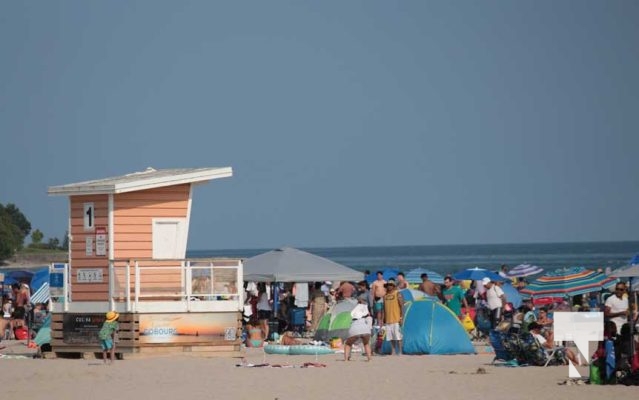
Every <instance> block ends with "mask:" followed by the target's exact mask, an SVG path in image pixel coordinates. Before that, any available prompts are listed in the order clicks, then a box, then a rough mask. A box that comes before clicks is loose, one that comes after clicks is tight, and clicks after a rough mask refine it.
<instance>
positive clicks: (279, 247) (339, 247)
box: [186, 240, 639, 252]
mask: <svg viewBox="0 0 639 400" xmlns="http://www.w3.org/2000/svg"><path fill="white" fill-rule="evenodd" d="M603 243H638V244H639V240H585V241H577V242H511V243H456V244H395V245H351V246H299V247H296V246H291V245H281V246H277V247H238V248H218V249H187V250H186V251H187V252H188V251H222V250H275V249H281V248H283V247H293V248H296V249H307V250H308V249H346V248H373V247H395V248H397V247H453V246H518V245H547V244H603ZM637 251H638V252H639V249H637Z"/></svg>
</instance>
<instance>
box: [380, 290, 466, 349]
mask: <svg viewBox="0 0 639 400" xmlns="http://www.w3.org/2000/svg"><path fill="white" fill-rule="evenodd" d="M402 330H403V334H404V343H403V350H402V351H403V353H404V354H474V353H475V348H474V347H473V344H472V343H471V341H470V338H469V337H468V333H466V330H465V329H464V327H463V325H462V324H461V322H460V321H459V319H458V318H457V316H456V315H455V314H453V312H452V311H450V309H449V308H448V307H446V306H445V305H443V304H442V303H440V302H438V301H435V300H432V299H420V300H414V301H412V302H406V303H405V306H404V323H403V325H402ZM382 353H384V354H390V342H387V341H385V342H384V344H383V345H382Z"/></svg>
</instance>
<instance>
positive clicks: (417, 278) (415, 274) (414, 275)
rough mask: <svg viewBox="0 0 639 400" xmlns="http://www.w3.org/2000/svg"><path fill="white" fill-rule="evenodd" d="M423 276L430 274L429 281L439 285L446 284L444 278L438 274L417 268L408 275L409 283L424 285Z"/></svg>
mask: <svg viewBox="0 0 639 400" xmlns="http://www.w3.org/2000/svg"><path fill="white" fill-rule="evenodd" d="M422 274H428V279H429V280H430V281H431V282H433V283H436V284H438V285H443V284H444V277H443V276H441V275H440V274H438V273H437V272H434V271H430V270H428V269H425V268H415V269H412V270H410V271H408V272H407V273H406V280H407V281H408V283H422Z"/></svg>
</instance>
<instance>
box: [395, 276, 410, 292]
mask: <svg viewBox="0 0 639 400" xmlns="http://www.w3.org/2000/svg"><path fill="white" fill-rule="evenodd" d="M397 289H398V290H402V289H408V281H406V276H405V275H404V273H403V272H399V273H398V274H397Z"/></svg>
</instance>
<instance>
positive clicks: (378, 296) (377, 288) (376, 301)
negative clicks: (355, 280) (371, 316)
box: [370, 271, 386, 325]
mask: <svg viewBox="0 0 639 400" xmlns="http://www.w3.org/2000/svg"><path fill="white" fill-rule="evenodd" d="M370 294H371V296H373V301H372V303H373V312H374V313H375V321H376V325H381V324H382V322H383V320H382V313H383V309H384V296H385V295H386V281H385V280H384V273H383V272H382V271H377V279H376V280H375V282H373V284H372V285H371V291H370Z"/></svg>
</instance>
